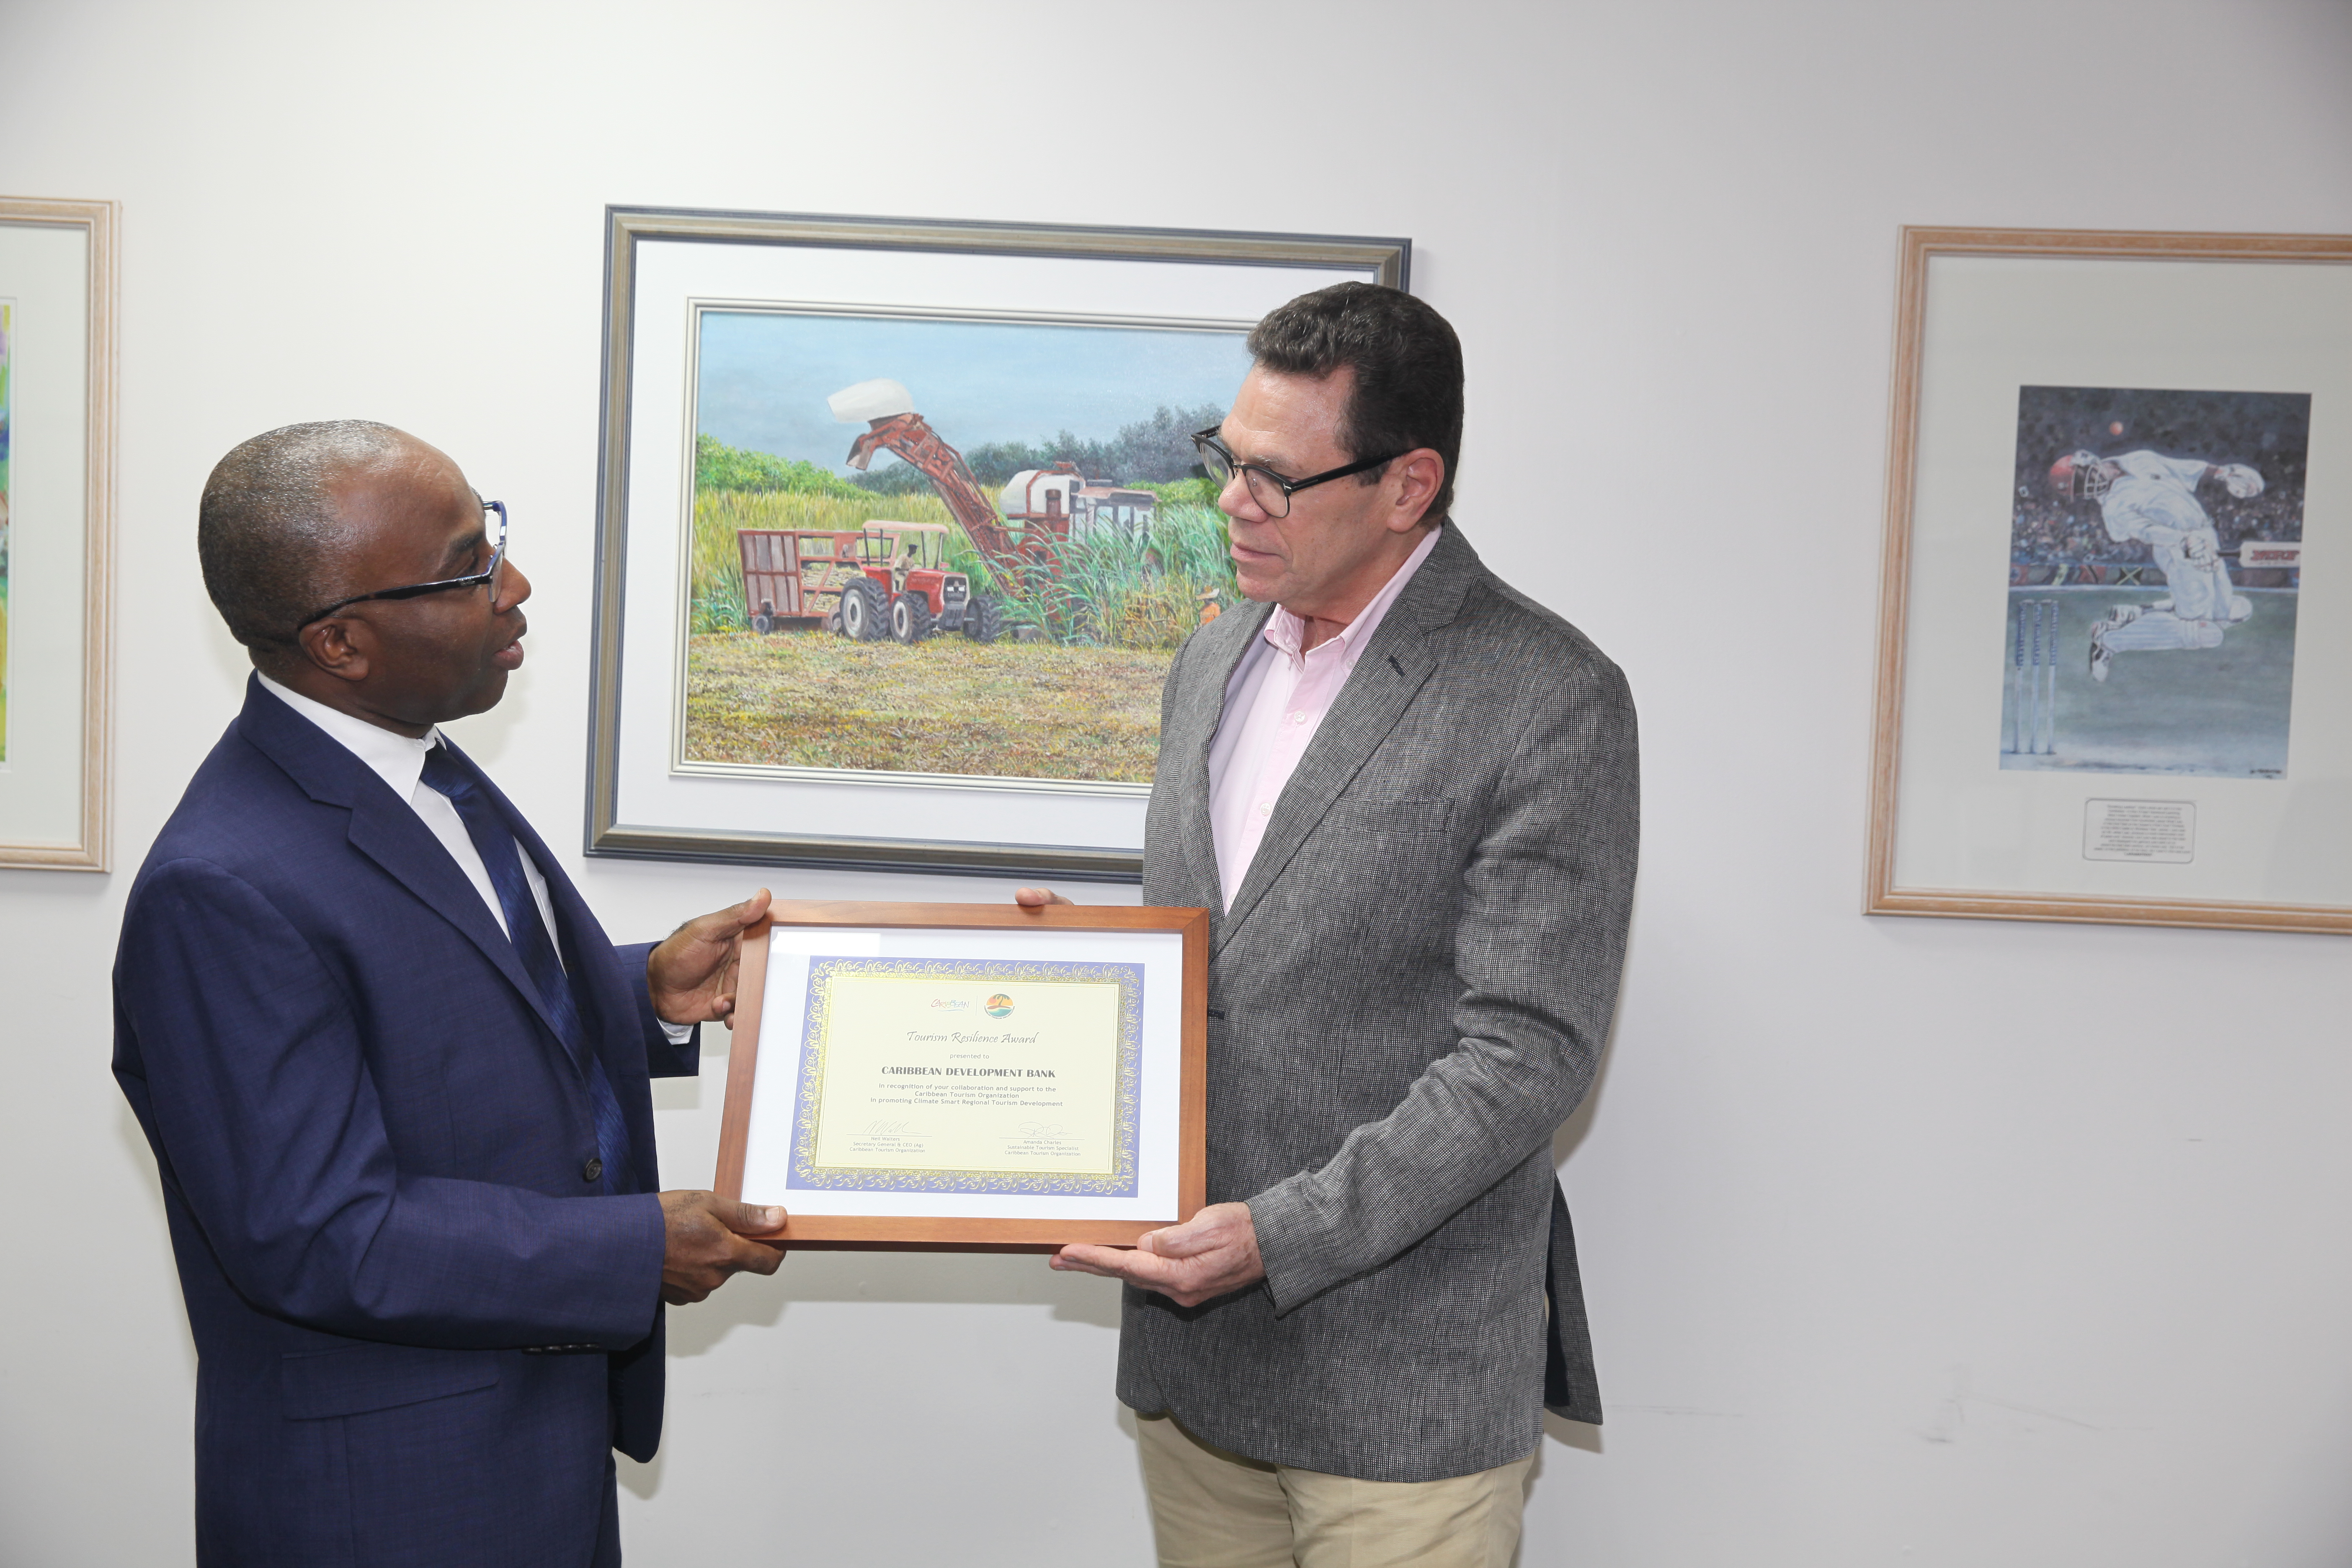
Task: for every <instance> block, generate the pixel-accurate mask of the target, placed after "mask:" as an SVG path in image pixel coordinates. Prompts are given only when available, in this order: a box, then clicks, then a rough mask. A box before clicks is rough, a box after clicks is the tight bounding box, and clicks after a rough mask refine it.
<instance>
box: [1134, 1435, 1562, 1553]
mask: <svg viewBox="0 0 2352 1568" xmlns="http://www.w3.org/2000/svg"><path fill="white" fill-rule="evenodd" d="M1135 1429H1136V1438H1137V1441H1138V1443H1139V1445H1140V1447H1141V1448H1142V1450H1143V1487H1144V1490H1145V1491H1146V1492H1147V1493H1149V1494H1150V1498H1151V1526H1152V1531H1153V1533H1154V1534H1155V1535H1156V1536H1157V1537H1158V1538H1159V1542H1160V1568H1293V1565H1294V1564H1295V1565H1296V1568H1392V1565H1393V1568H1404V1565H1405V1564H1412V1568H1510V1563H1511V1554H1512V1552H1515V1551H1517V1549H1518V1544H1519V1514H1520V1510H1521V1508H1522V1506H1523V1504H1524V1503H1525V1501H1526V1498H1527V1480H1528V1467H1530V1466H1531V1465H1533V1464H1534V1463H1535V1456H1534V1455H1533V1454H1529V1455H1528V1457H1527V1458H1524V1459H1521V1460H1520V1461H1519V1462H1518V1463H1517V1464H1514V1465H1502V1466H1498V1467H1496V1468H1494V1469H1491V1470H1480V1471H1479V1472H1477V1473H1476V1474H1475V1475H1468V1476H1455V1477H1453V1478H1451V1479H1447V1480H1442V1481H1359V1480H1351V1479H1349V1478H1348V1477H1346V1476H1327V1475H1322V1474H1318V1472H1316V1471H1314V1470H1296V1469H1292V1468H1290V1467H1289V1466H1287V1465H1268V1464H1264V1463H1261V1462H1260V1461H1258V1460H1256V1459H1249V1458H1243V1457H1242V1456H1241V1455H1239V1454H1234V1453H1229V1452H1227V1451H1226V1450H1225V1449H1223V1448H1220V1447H1215V1446H1214V1445H1213V1444H1210V1443H1205V1442H1202V1440H1201V1439H1200V1438H1198V1437H1195V1436H1192V1433H1190V1432H1188V1431H1186V1430H1185V1429H1184V1428H1183V1427H1182V1426H1180V1425H1178V1424H1177V1422H1176V1420H1175V1419H1174V1418H1173V1417H1172V1416H1166V1415H1147V1416H1139V1417H1138V1418H1137V1420H1136V1423H1135Z"/></svg>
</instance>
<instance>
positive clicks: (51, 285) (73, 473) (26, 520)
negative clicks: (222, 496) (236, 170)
mask: <svg viewBox="0 0 2352 1568" xmlns="http://www.w3.org/2000/svg"><path fill="white" fill-rule="evenodd" d="M120 217H121V209H120V208H119V207H118V206H117V205H116V204H115V203H113V202H108V201H50V200H44V199H37V198H30V197H17V196H8V197H0V313H5V317H6V321H5V326H0V867H15V868H24V869H31V870H51V871H104V870H107V869H108V868H110V865H111V863H112V810H113V776H112V745H113V729H112V699H113V668H112V663H113V646H114V643H113V622H112V603H113V563H114V407H115V358H116V343H115V332H116V325H115V322H116V305H117V292H118V288H119V284H118V278H117V257H116V247H117V244H118V240H117V229H118V226H119V223H120Z"/></svg>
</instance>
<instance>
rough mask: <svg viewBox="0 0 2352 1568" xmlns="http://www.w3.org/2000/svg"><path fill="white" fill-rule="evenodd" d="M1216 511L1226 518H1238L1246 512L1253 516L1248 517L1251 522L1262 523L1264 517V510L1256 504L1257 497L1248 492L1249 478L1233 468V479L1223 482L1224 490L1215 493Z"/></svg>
mask: <svg viewBox="0 0 2352 1568" xmlns="http://www.w3.org/2000/svg"><path fill="white" fill-rule="evenodd" d="M1217 510H1219V511H1221V512H1223V513H1224V514H1225V515H1226V516H1227V517H1240V516H1242V515H1243V514H1244V512H1248V513H1250V514H1253V515H1251V517H1250V521H1252V522H1258V521H1264V520H1265V516H1266V511H1265V508H1264V507H1262V506H1260V505H1258V504H1257V497H1256V496H1255V494H1253V493H1252V492H1251V490H1250V487H1249V476H1248V475H1247V474H1245V473H1244V472H1242V471H1241V470H1240V469H1239V468H1235V469H1234V477H1233V478H1232V479H1227V480H1226V481H1225V488H1224V489H1221V490H1219V491H1218V492H1217Z"/></svg>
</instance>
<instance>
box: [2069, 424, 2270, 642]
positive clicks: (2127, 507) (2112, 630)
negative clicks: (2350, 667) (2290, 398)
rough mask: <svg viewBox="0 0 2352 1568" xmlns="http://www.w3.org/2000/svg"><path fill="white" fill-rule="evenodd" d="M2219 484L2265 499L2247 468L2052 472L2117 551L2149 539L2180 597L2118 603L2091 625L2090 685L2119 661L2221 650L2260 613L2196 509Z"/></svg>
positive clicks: (2128, 462) (2140, 458) (2170, 462)
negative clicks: (2093, 514)
mask: <svg viewBox="0 0 2352 1568" xmlns="http://www.w3.org/2000/svg"><path fill="white" fill-rule="evenodd" d="M2206 479H2219V480H2221V485H2222V488H2223V489H2227V490H2228V491H2229V492H2230V494H2231V495H2232V496H2234V497H2236V498H2237V499H2238V500H2248V499H2250V498H2252V497H2254V496H2258V495H2260V494H2262V493H2263V477H2262V475H2260V474H2258V473H2256V472H2255V471H2254V470H2253V469H2252V468H2248V467H2247V466H2246V465H2245V464H2243V463H2230V464H2216V463H2209V462H2207V461H2205V460H2204V459H2203V458H2165V457H2159V456H2158V455H2157V454H2156V453H2154V452H2126V453H2124V454H2122V455H2121V456H2119V457H2114V458H2102V457H2098V456H2096V455H2095V454H2094V453H2091V452H2074V453H2070V454H2068V455H2067V456H2065V457H2063V458H2059V459H2058V460H2057V461H2056V462H2054V463H2053V464H2051V465H2050V482H2051V483H2052V484H2053V485H2054V486H2056V487H2057V488H2058V489H2059V490H2060V491H2062V492H2063V493H2064V494H2065V495H2066V496H2067V497H2068V498H2070V499H2072V500H2095V501H2097V502H2098V503H2099V514H2100V517H2101V518H2102V520H2103V521H2105V523H2106V526H2107V537H2108V538H2110V539H2112V540H2114V541H2115V542H2116V543H2118V544H2122V543H2127V542H2130V541H2132V540H2135V539H2137V540H2144V541H2146V542H2147V546H2148V548H2149V549H2151V550H2153V551H2154V552H2156V563H2157V564H2158V566H2160V567H2161V568H2163V570H2164V581H2165V584H2166V586H2168V587H2169V588H2170V589H2171V590H2172V596H2171V597H2170V598H2168V599H2158V601H2157V602H2156V603H2155V604H2153V605H2116V607H2115V608H2114V609H2112V610H2109V611H2108V612H2107V616H2106V619H2105V620H2103V621H2100V622H2097V623H2096V624H2095V625H2094V626H2092V627H2091V679H2094V680H2105V679H2106V678H2107V666H2108V665H2109V664H2110V663H2112V662H2113V660H2114V658H2115V656H2116V654H2119V653H2145V652H2152V651H2156V650H2158V649H2163V648H2204V647H2221V634H2222V630H2223V628H2224V627H2227V626H2235V625H2237V624H2238V623H2239V622H2241V621H2242V620H2244V619H2245V618H2246V617H2247V616H2251V615H2252V614H2253V613H2254V606H2253V603H2252V600H2250V599H2248V598H2247V597H2246V596H2245V595H2242V594H2237V593H2232V592H2231V587H2230V569H2229V567H2228V566H2227V565H2226V564H2225V563H2223V562H2222V560H2221V536H2220V535H2219V534H2217V533H2215V532H2214V531H2213V520H2212V519H2211V518H2210V517H2208V516H2206V515H2205V509H2204V508H2203V507H2202V506H2200V505H2199V504H2198V501H2197V487H2198V485H2200V483H2202V482H2203V481H2204V480H2206Z"/></svg>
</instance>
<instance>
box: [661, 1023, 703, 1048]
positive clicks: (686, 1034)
mask: <svg viewBox="0 0 2352 1568" xmlns="http://www.w3.org/2000/svg"><path fill="white" fill-rule="evenodd" d="M654 1022H655V1023H656V1024H659V1025H660V1026H661V1030H662V1036H663V1037H664V1038H666V1039H667V1040H668V1041H669V1043H670V1044H671V1045H673V1046H682V1045H684V1044H686V1042H687V1041H688V1040H690V1039H692V1038H694V1026H693V1025H691V1024H673V1023H671V1022H670V1021H669V1020H668V1019H667V1018H663V1017H656V1018H655V1019H654Z"/></svg>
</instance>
